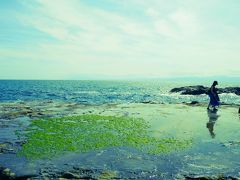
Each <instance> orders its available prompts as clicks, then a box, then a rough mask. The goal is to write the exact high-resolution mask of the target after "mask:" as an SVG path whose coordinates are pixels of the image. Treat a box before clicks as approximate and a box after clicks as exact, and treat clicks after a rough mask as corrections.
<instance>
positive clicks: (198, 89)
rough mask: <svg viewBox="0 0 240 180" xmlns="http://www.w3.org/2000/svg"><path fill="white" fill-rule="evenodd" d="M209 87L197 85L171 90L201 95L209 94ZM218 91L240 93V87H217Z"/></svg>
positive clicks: (172, 91) (184, 93)
mask: <svg viewBox="0 0 240 180" xmlns="http://www.w3.org/2000/svg"><path fill="white" fill-rule="evenodd" d="M208 90H209V87H205V86H201V85H197V86H184V87H179V88H173V89H171V90H170V92H171V93H180V94H182V95H200V94H207V93H208ZM217 91H218V93H219V94H221V93H233V94H236V95H240V87H225V88H219V89H217Z"/></svg>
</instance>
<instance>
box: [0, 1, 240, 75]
mask: <svg viewBox="0 0 240 180" xmlns="http://www.w3.org/2000/svg"><path fill="white" fill-rule="evenodd" d="M19 2H22V3H23V4H24V6H25V7H26V8H27V9H28V11H27V12H26V14H20V15H19V19H20V20H21V23H23V24H25V25H26V26H28V27H31V28H34V29H37V30H38V31H41V32H43V33H45V34H47V35H48V36H49V37H51V38H49V40H48V41H44V42H42V41H39V42H36V44H38V47H40V49H39V50H37V51H36V50H35V49H34V50H33V51H31V50H29V51H25V52H24V53H23V54H22V56H23V55H24V56H26V57H27V58H28V59H30V60H40V59H42V58H44V59H46V60H48V61H49V62H50V61H51V62H52V64H51V66H53V67H54V66H55V67H58V69H60V70H59V73H60V71H61V70H64V69H66V72H65V73H64V74H66V75H67V74H68V73H69V74H71V73H73V74H77V73H78V72H82V73H88V74H91V73H92V74H94V73H96V74H99V73H100V74H101V73H102V74H106V75H124V74H128V75H129V74H130V75H134V74H135V75H138V74H139V75H143V76H144V75H149V74H154V75H172V74H174V72H175V74H176V75H178V74H194V73H195V74H201V72H205V71H206V69H207V71H209V73H221V72H222V73H225V72H226V70H225V69H224V63H223V59H224V58H226V57H231V59H230V60H229V61H231V62H232V63H236V57H237V56H238V55H239V54H238V53H236V52H237V50H236V49H235V50H231V49H230V50H229V51H224V48H226V45H225V42H226V41H224V42H223V41H222V40H221V39H220V40H219V41H218V42H215V41H213V42H212V41H211V43H210V39H211V38H212V37H211V36H209V34H208V32H207V30H208V28H207V27H206V26H207V25H206V24H205V23H203V20H202V19H203V16H202V15H201V13H200V12H199V11H195V10H196V9H194V8H192V9H191V8H189V7H188V6H187V5H186V3H185V5H184V3H183V2H182V1H178V0H176V1H174V2H172V1H163V0H159V1H157V0H149V1H143V0H131V1H126V0H123V1H113V0H110V1H109V2H111V3H114V4H115V5H116V6H118V7H119V9H121V10H122V12H118V11H108V10H106V9H104V8H99V7H96V6H91V5H87V4H86V3H84V1H79V0H71V1H70V0H58V1H57V2H56V1H51V0H36V1H29V0H21V1H20V0H19ZM106 2H107V1H106ZM134 10H136V12H137V13H139V14H134V13H133V12H132V11H134ZM128 12H129V14H128ZM130 12H131V13H133V14H130ZM134 12H135V11H134ZM138 15H141V16H138ZM226 29H228V30H229V31H231V32H234V33H235V34H237V33H236V32H238V31H236V28H235V27H232V28H226ZM225 38H226V39H227V38H228V37H225ZM52 39H55V40H52ZM221 43H223V44H224V46H223V47H222V50H221V52H220V53H218V52H215V51H214V50H213V49H212V48H211V47H215V48H216V49H218V47H219V48H220V46H219V44H221ZM231 43H233V42H231ZM228 45H230V41H229V42H228ZM235 46H236V47H239V43H238V42H235ZM30 48H31V47H30ZM223 52H224V53H223ZM0 54H1V52H0ZM5 55H6V53H5ZM209 58H211V59H213V60H214V61H216V60H219V59H220V60H219V61H220V63H219V67H220V66H223V68H219V69H218V70H214V71H215V72H213V71H212V70H211V69H214V67H215V63H214V62H210V63H209V62H208V61H209V60H208V59H209ZM58 62H59V63H58ZM193 62H194V63H195V64H197V65H196V66H194V63H193ZM196 62H198V63H196ZM65 66H66V67H65ZM174 66H176V68H174ZM231 66H232V65H231V64H230V65H228V69H229V68H231ZM234 69H235V67H233V70H234Z"/></svg>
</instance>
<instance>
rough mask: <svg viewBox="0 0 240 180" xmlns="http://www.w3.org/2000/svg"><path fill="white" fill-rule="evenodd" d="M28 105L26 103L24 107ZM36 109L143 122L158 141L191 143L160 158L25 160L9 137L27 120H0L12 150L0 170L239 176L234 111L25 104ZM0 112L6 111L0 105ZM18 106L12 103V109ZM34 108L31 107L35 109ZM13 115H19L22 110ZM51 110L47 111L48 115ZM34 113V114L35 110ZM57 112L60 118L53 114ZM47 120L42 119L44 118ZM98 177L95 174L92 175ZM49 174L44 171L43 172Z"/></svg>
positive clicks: (120, 153)
mask: <svg viewBox="0 0 240 180" xmlns="http://www.w3.org/2000/svg"><path fill="white" fill-rule="evenodd" d="M28 103H29V104H28ZM28 103H26V104H25V106H26V107H28V106H30V105H33V104H34V105H38V106H40V107H41V110H42V112H45V113H49V114H48V115H49V116H50V117H51V116H52V117H58V116H61V117H62V116H66V115H69V112H71V113H72V114H70V115H73V114H75V113H76V114H100V115H104V116H105V115H111V116H125V117H135V118H143V119H144V120H146V121H147V122H148V123H149V125H150V134H151V135H152V136H154V137H158V138H166V137H167V138H169V137H173V138H177V139H192V144H191V146H189V147H187V148H184V149H179V150H174V151H170V152H167V153H160V154H148V153H146V152H143V151H141V150H139V149H136V148H133V147H125V146H121V147H106V148H103V149H99V150H96V149H93V150H90V151H88V152H85V153H76V152H73V151H69V152H67V153H64V154H62V155H61V156H56V157H52V159H49V160H46V159H41V158H40V159H36V160H28V159H26V158H25V157H24V156H18V155H16V153H17V152H18V151H19V150H20V149H21V143H19V142H22V141H25V139H24V138H23V137H20V138H19V137H18V136H17V135H16V134H15V131H16V130H18V131H19V130H20V131H22V132H24V129H25V128H26V127H27V126H28V125H29V124H28V123H29V122H31V119H36V118H39V117H35V118H34V117H33V118H29V117H27V116H23V117H17V118H13V119H5V121H1V122H2V125H1V130H0V135H1V136H0V137H1V138H0V140H1V141H0V142H1V144H7V145H8V146H9V147H8V148H6V149H8V150H9V149H13V150H12V151H7V152H4V153H3V154H0V165H1V166H4V167H8V168H10V169H11V170H12V171H13V172H15V173H17V174H18V175H19V176H21V175H31V174H38V173H39V172H40V171H42V170H43V169H49V168H50V169H52V170H51V171H52V173H53V174H54V173H55V174H56V173H58V172H62V171H73V170H74V169H77V168H82V169H87V170H91V169H92V170H94V169H95V170H96V171H94V172H93V174H95V175H96V174H98V175H99V176H100V175H101V173H102V171H111V172H113V171H116V172H117V176H118V177H125V178H130V177H134V178H137V177H139V178H150V177H151V178H153V179H154V178H155V179H159V178H165V179H174V178H176V179H177V178H180V179H181V178H183V177H184V176H197V175H199V176H207V175H209V176H212V175H214V176H216V175H220V174H223V175H224V176H234V177H239V174H238V173H239V171H240V163H239V162H240V148H239V146H240V141H239V137H240V132H239V128H240V118H239V115H238V114H237V107H235V106H223V107H221V108H220V109H219V110H218V111H217V112H209V111H207V110H206V107H205V106H202V105H197V106H188V105H182V104H129V103H127V104H115V105H110V104H109V105H101V106H82V105H79V104H69V103H64V102H62V103H60V102H59V101H57V102H51V103H49V102H34V103H33V102H28ZM1 106H2V108H4V107H8V108H9V107H10V105H9V104H1ZM18 106H20V107H21V108H24V107H23V104H22V103H14V107H15V108H14V109H15V110H17V107H18ZM38 106H34V107H38ZM21 108H20V109H19V111H22V109H21ZM10 109H11V108H10ZM49 109H51V111H49ZM35 110H37V109H35ZM60 112H61V114H59V113H60ZM1 115H2V116H3V115H4V112H2V114H1ZM49 116H48V117H49ZM97 170H98V171H101V172H98V171H97ZM47 173H48V174H49V173H50V172H49V171H47Z"/></svg>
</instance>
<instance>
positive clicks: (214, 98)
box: [208, 86, 220, 107]
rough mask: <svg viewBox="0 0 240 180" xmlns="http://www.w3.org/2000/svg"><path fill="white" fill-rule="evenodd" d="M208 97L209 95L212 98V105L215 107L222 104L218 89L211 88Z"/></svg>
mask: <svg viewBox="0 0 240 180" xmlns="http://www.w3.org/2000/svg"><path fill="white" fill-rule="evenodd" d="M208 95H209V98H210V104H211V105H212V106H213V107H215V106H219V105H220V103H219V101H220V99H219V96H218V94H217V89H216V88H215V86H211V88H210V90H209V93H208Z"/></svg>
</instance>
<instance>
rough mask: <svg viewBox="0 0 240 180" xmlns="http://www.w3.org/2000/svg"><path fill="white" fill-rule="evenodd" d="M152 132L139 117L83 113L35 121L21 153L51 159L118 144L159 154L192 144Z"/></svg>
mask: <svg viewBox="0 0 240 180" xmlns="http://www.w3.org/2000/svg"><path fill="white" fill-rule="evenodd" d="M150 134H151V133H150V127H149V124H148V123H147V122H146V121H145V120H144V119H140V118H129V117H115V116H100V115H80V116H70V117H62V118H50V119H40V120H33V121H32V124H31V125H30V126H29V127H28V129H27V130H26V132H25V134H24V136H26V137H27V142H26V143H25V144H24V145H23V147H22V149H21V151H20V152H19V154H20V155H24V156H26V157H27V158H29V159H38V158H51V157H54V156H56V155H60V154H63V153H65V152H69V151H74V152H82V153H83V152H89V151H92V150H99V149H104V148H108V147H119V146H127V147H133V148H137V149H139V150H142V151H144V152H147V153H150V154H160V153H167V152H170V151H174V150H181V149H184V148H186V147H189V146H190V145H191V140H178V139H175V138H156V137H152V136H151V135H150Z"/></svg>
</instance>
